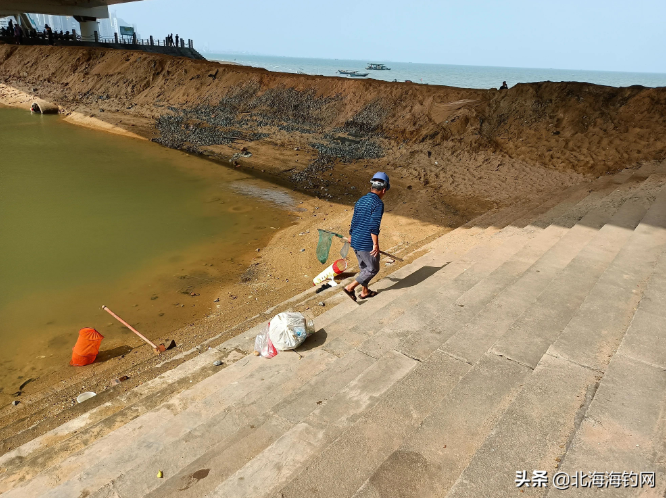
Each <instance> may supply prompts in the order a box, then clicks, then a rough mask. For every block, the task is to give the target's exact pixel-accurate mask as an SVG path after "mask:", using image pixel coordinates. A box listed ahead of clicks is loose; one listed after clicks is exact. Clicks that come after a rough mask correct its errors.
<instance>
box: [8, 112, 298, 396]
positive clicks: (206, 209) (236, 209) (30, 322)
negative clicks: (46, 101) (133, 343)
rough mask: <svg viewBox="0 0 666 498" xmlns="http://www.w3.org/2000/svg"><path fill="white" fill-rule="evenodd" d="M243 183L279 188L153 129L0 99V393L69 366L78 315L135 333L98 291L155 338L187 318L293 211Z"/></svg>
mask: <svg viewBox="0 0 666 498" xmlns="http://www.w3.org/2000/svg"><path fill="white" fill-rule="evenodd" d="M238 185H241V186H247V185H250V186H252V188H259V189H262V188H265V189H270V185H268V184H262V182H261V181H259V180H256V179H252V178H251V177H249V176H247V175H245V174H243V173H239V172H236V171H232V170H230V169H228V168H224V167H221V166H219V165H216V164H214V163H211V162H208V161H206V160H204V159H200V158H197V157H192V156H189V155H186V154H184V153H182V152H179V151H172V150H168V149H165V148H162V147H160V146H158V145H156V144H152V143H150V142H146V141H142V140H137V139H130V138H125V137H119V136H115V135H110V134H107V133H104V132H98V131H94V130H89V129H86V128H82V127H78V126H75V125H71V124H68V123H65V122H63V121H62V120H61V118H59V117H58V116H41V115H34V114H31V113H29V112H26V111H22V110H16V109H7V108H0V341H1V344H2V348H1V349H0V388H2V391H0V392H2V393H3V394H5V395H7V394H9V392H10V391H12V392H13V391H15V390H17V388H18V386H20V385H21V384H22V383H23V382H25V381H26V380H28V379H31V378H36V377H39V376H40V375H44V374H46V373H48V372H49V371H52V370H53V369H56V368H62V367H63V366H65V365H67V363H68V359H69V356H70V355H71V348H72V346H73V345H74V343H75V341H76V338H77V333H78V330H79V329H80V328H82V327H85V326H91V327H95V328H97V329H98V330H100V332H101V333H102V334H103V335H104V336H105V339H104V342H103V345H102V349H108V348H109V347H112V346H113V345H120V344H123V343H126V342H127V341H128V337H127V335H128V332H127V330H126V329H123V328H122V327H121V326H120V325H119V324H116V323H113V320H112V319H111V317H110V316H108V315H106V314H105V313H104V312H103V311H101V310H100V306H101V305H102V304H105V305H108V306H109V307H110V308H111V309H113V310H114V311H116V312H117V313H118V314H120V315H121V316H124V315H126V316H124V318H126V319H127V320H129V321H130V322H131V323H133V324H135V325H137V326H138V327H140V330H141V331H142V332H144V333H145V334H146V335H148V336H151V335H152V336H153V337H155V336H159V335H163V334H164V332H165V331H167V332H168V331H169V330H173V329H175V328H177V327H179V326H182V325H183V324H185V323H186V322H187V321H191V320H192V317H193V316H196V312H195V311H194V310H193V308H192V306H193V304H190V303H189V302H188V303H187V308H184V306H183V305H181V304H179V303H181V302H183V299H185V298H184V297H183V296H184V295H186V294H189V292H190V291H192V292H194V291H197V290H198V289H199V288H200V287H202V286H204V285H209V286H210V285H212V284H214V283H219V282H221V281H224V279H225V278H232V277H233V278H236V279H237V274H235V276H234V275H233V272H234V271H235V272H236V273H237V272H238V271H239V266H240V263H239V261H242V260H243V256H244V255H247V254H248V252H249V251H254V248H256V247H259V244H261V243H263V242H265V241H266V240H268V238H269V237H270V236H272V235H273V234H274V233H275V229H276V228H277V227H279V226H280V225H282V226H285V224H287V223H289V218H288V216H289V215H288V213H287V211H285V210H284V209H281V208H279V207H278V206H277V205H276V204H273V203H271V202H268V201H264V200H260V199H257V198H255V197H250V196H245V195H243V194H241V193H239V191H242V190H243V189H242V188H241V189H239V188H238ZM208 304H209V307H210V305H211V304H212V303H208ZM200 308H201V306H200ZM196 311H198V312H199V316H201V313H202V312H203V311H202V310H196Z"/></svg>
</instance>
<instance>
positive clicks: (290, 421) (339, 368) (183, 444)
mask: <svg viewBox="0 0 666 498" xmlns="http://www.w3.org/2000/svg"><path fill="white" fill-rule="evenodd" d="M266 361H267V360H266ZM376 363H377V361H376V360H374V359H373V358H370V357H368V356H365V355H363V354H361V353H356V354H353V355H349V356H348V357H345V358H344V359H340V360H337V361H334V362H332V363H331V364H329V365H328V366H327V367H326V368H325V369H322V370H321V371H320V372H319V373H316V372H313V375H314V377H313V378H312V379H310V380H309V381H308V382H307V383H305V384H304V385H302V386H301V387H299V388H298V389H296V390H294V391H292V392H291V393H289V394H288V395H286V396H283V395H282V394H283V393H279V392H277V393H276V392H273V391H274V390H272V392H271V393H270V394H268V395H267V398H269V399H270V398H272V399H271V400H270V403H271V408H270V409H269V410H266V411H263V412H255V413H253V412H251V411H249V410H242V411H241V413H239V412H238V410H236V411H234V413H233V414H228V415H227V417H225V419H223V420H219V419H220V417H216V418H213V419H211V420H209V421H207V422H205V423H203V424H201V425H200V426H198V427H197V429H196V430H195V431H192V432H191V433H190V434H188V435H187V436H186V437H183V438H181V439H179V440H176V441H173V442H172V443H170V444H168V445H166V446H165V447H164V448H163V450H162V451H161V452H160V453H159V454H158V455H156V456H155V457H153V458H151V459H148V460H144V461H143V462H137V463H136V464H135V465H134V466H133V467H132V469H131V470H129V471H128V472H125V473H123V474H122V475H121V476H119V477H118V478H117V479H114V480H113V481H111V482H110V483H109V484H108V485H107V486H106V488H107V489H113V490H114V492H115V493H117V495H118V496H122V497H124V496H145V495H147V494H149V493H150V492H154V493H155V495H156V496H164V495H165V493H166V491H167V490H169V489H171V490H172V491H174V492H176V491H177V492H178V494H179V495H181V491H179V490H180V488H181V487H183V481H188V480H189V477H188V476H189V475H190V474H192V473H193V472H196V471H197V470H199V468H198V467H200V465H204V463H205V466H207V468H212V467H215V470H214V471H213V474H212V475H211V476H210V477H211V479H208V480H207V481H206V483H214V482H216V481H217V482H220V480H221V479H222V477H228V475H230V474H229V473H233V472H235V471H236V470H238V468H240V467H241V466H242V465H243V464H245V463H246V462H247V461H248V460H249V459H251V458H252V457H254V456H255V455H256V454H258V453H259V452H260V451H262V450H263V449H265V448H266V447H268V446H269V445H270V444H273V443H274V442H275V441H276V440H277V439H278V438H279V437H280V436H282V434H284V433H285V432H287V431H288V430H289V429H290V428H291V427H293V426H294V425H296V424H297V423H298V422H301V421H302V420H304V419H305V418H306V417H307V416H308V415H309V414H310V413H312V412H313V411H314V410H316V409H317V408H318V407H319V406H320V405H321V404H322V403H323V400H326V398H328V397H333V396H335V394H336V393H337V392H339V391H341V390H342V389H344V388H345V387H347V386H348V385H349V384H350V383H353V382H356V383H359V382H362V380H363V379H368V378H374V377H376V376H377V375H386V374H387V371H388V370H387V368H386V367H387V366H388V365H387V364H386V363H387V362H382V363H380V364H379V365H375V364H376ZM382 367H383V368H382ZM389 367H390V366H389ZM378 372H381V373H378ZM389 376H390V375H389ZM276 394H280V396H276ZM276 401H277V402H276ZM318 402H319V404H318ZM230 415H231V416H232V417H233V418H235V419H239V420H237V421H235V422H234V424H233V427H232V428H231V429H232V430H228V429H227V430H224V431H223V432H221V428H222V427H223V426H225V425H228V422H227V418H230V417H229V416H230ZM241 419H242V420H241ZM250 449H252V451H250ZM238 452H241V453H242V454H243V457H242V458H240V457H239V455H237V453H238ZM211 460H213V461H214V462H218V464H214V463H212V462H211ZM223 461H224V462H226V463H225V464H224V465H222V466H220V465H219V463H221V462H223ZM200 462H201V463H200ZM155 466H157V467H159V469H161V470H163V472H164V474H165V476H166V477H167V480H166V481H161V480H155V479H150V480H146V479H145V478H144V476H145V475H150V473H151V472H152V470H153V469H154V468H155ZM234 466H235V467H234ZM189 467H193V468H194V467H197V468H194V470H193V471H191V472H190V471H188V468H189ZM222 469H225V470H224V471H223V470H222ZM225 472H226V473H225ZM205 487H206V486H205V483H202V486H196V489H193V491H192V493H195V496H196V495H197V494H200V493H201V489H203V488H205ZM181 496H182V495H181Z"/></svg>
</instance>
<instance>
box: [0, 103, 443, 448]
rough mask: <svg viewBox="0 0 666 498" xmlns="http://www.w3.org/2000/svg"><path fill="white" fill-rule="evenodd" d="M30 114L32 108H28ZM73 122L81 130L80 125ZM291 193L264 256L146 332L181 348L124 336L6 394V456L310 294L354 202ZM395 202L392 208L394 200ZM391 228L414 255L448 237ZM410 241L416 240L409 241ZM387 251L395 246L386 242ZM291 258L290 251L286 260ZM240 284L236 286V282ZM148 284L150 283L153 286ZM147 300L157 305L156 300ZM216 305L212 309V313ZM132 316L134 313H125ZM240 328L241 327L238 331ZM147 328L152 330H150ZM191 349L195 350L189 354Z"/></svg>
mask: <svg viewBox="0 0 666 498" xmlns="http://www.w3.org/2000/svg"><path fill="white" fill-rule="evenodd" d="M17 100H18V99H17ZM29 100H31V98H29V99H27V100H26V99H25V98H24V100H23V101H21V100H18V103H17V104H16V105H14V106H13V107H20V108H25V105H24V104H26V103H27V102H28V101H29ZM3 103H5V102H3ZM28 106H29V104H28ZM26 112H29V110H27V109H26ZM68 122H69V123H70V124H74V125H78V124H79V123H77V122H71V121H68ZM99 130H100V131H108V129H107V128H106V127H101V128H99ZM173 153H174V154H178V153H179V152H178V151H173ZM215 167H216V163H215V162H210V168H215ZM252 183H253V181H252V180H250V184H252ZM250 186H251V185H250ZM246 187H247V185H246ZM245 195H261V192H259V193H257V192H248V191H247V189H246V191H245ZM290 196H291V197H292V199H293V205H292V207H291V208H290V207H286V206H285V207H283V209H284V210H285V216H287V217H288V218H290V221H289V223H288V225H287V226H280V227H276V228H277V230H276V232H275V234H274V235H272V236H271V237H270V239H268V240H266V241H265V242H263V243H258V244H255V245H257V248H258V249H260V251H258V252H257V251H256V250H255V248H254V247H253V248H251V249H250V248H248V250H247V251H246V253H245V254H246V256H245V257H243V258H242V260H241V261H242V263H241V265H239V267H238V270H237V271H236V274H235V276H234V277H229V276H225V277H224V278H222V279H215V280H214V281H212V282H209V283H208V284H206V285H201V286H197V287H196V293H197V294H199V295H198V296H197V297H195V298H189V299H190V300H191V301H196V304H197V309H200V311H199V312H197V316H196V317H195V318H193V319H187V320H184V322H185V323H182V326H176V327H172V328H170V329H168V331H166V332H165V333H163V334H158V335H153V334H147V335H148V336H149V337H150V338H151V340H154V341H155V342H166V341H167V340H168V339H174V340H175V341H176V343H177V345H178V347H177V348H176V349H175V350H173V351H171V352H168V353H167V354H165V355H161V356H160V357H154V355H153V353H152V351H150V349H149V348H148V347H146V346H145V345H144V344H143V343H142V342H141V341H140V340H138V339H137V338H135V337H134V336H133V335H131V334H129V333H125V334H123V339H122V340H120V342H121V343H122V344H118V343H119V339H118V338H116V339H112V340H106V341H105V342H103V343H102V347H101V349H100V354H99V359H98V361H97V362H95V363H93V364H92V365H89V366H87V367H81V368H75V367H70V366H68V365H67V364H66V363H63V365H62V366H61V367H59V368H56V370H55V371H53V372H51V373H49V374H46V375H44V376H42V377H38V378H37V379H34V380H32V381H31V382H30V383H29V384H27V385H26V386H25V387H24V389H23V390H22V392H21V395H20V396H18V397H16V396H14V395H13V394H10V393H4V394H2V395H1V396H2V399H3V400H4V403H3V404H4V405H5V408H4V409H0V417H1V420H2V427H1V428H0V434H1V435H2V436H3V439H5V438H7V437H8V436H10V435H11V434H12V433H14V432H17V436H16V437H14V438H12V441H13V443H12V444H11V446H7V447H4V448H2V447H0V452H2V453H4V452H6V451H9V449H10V448H11V447H16V446H15V445H16V444H19V442H25V441H27V440H29V439H31V438H32V437H34V436H35V435H36V434H38V433H42V432H44V431H46V430H48V429H49V428H52V427H53V426H54V425H58V424H60V423H62V422H63V421H65V420H69V419H70V418H71V416H72V415H68V413H70V412H72V409H74V408H75V407H76V405H75V404H73V403H74V402H73V401H72V400H73V399H74V398H75V397H76V395H78V394H80V393H81V392H84V391H87V390H90V391H93V392H97V393H98V394H100V393H109V392H110V390H111V389H112V388H111V382H112V380H113V379H114V378H118V377H120V376H122V375H127V376H129V380H128V381H126V382H124V383H123V384H121V385H120V386H117V387H115V388H113V391H114V395H113V396H114V397H115V396H121V395H122V393H124V392H127V391H129V390H130V389H132V388H133V387H136V386H137V385H140V384H141V383H143V382H146V381H148V380H150V379H152V378H155V377H156V376H157V375H159V374H160V373H163V372H164V371H166V370H168V369H171V368H175V367H176V366H177V365H179V364H180V363H182V362H183V361H186V360H187V359H189V358H191V357H192V356H193V355H196V354H198V352H197V350H196V348H197V347H198V346H199V345H200V344H201V343H203V342H205V341H207V340H210V339H211V338H212V337H215V336H217V335H219V334H220V333H222V337H223V338H224V339H228V338H231V337H233V336H234V335H235V334H238V333H241V332H243V331H244V330H245V329H246V328H249V326H250V324H254V322H256V321H257V320H258V321H267V320H269V319H270V317H271V316H272V315H271V316H269V315H266V314H265V312H266V310H267V309H271V308H273V307H276V306H279V305H280V303H283V302H284V301H285V299H287V298H291V297H293V296H296V295H298V294H300V293H301V292H303V291H304V290H308V289H311V288H312V283H311V279H312V278H313V277H314V276H315V275H316V273H318V272H320V271H321V270H323V268H324V267H325V266H324V265H320V263H319V262H318V261H316V260H315V258H314V247H315V246H316V243H317V235H316V228H317V227H325V228H328V229H335V230H337V231H346V229H345V226H346V224H348V222H349V219H350V217H351V210H350V207H349V206H347V205H344V204H337V203H330V202H327V201H326V202H325V201H323V200H320V199H316V198H312V197H310V196H306V195H304V194H302V193H298V192H293V191H292V192H290ZM388 202H389V204H388V205H389V206H390V201H388ZM318 215H319V216H318ZM322 215H323V216H322ZM320 220H321V221H320ZM384 227H385V230H386V231H387V232H389V231H392V232H397V233H399V234H400V236H399V238H395V239H394V240H393V242H390V243H391V244H392V245H396V246H400V245H401V244H404V243H405V242H407V243H408V245H407V251H408V252H411V251H410V250H409V246H410V245H411V246H414V247H415V248H416V247H418V246H420V245H422V244H423V243H425V241H426V240H429V239H430V238H432V236H434V235H436V234H441V233H442V229H441V227H438V226H436V225H428V224H426V223H423V222H412V221H411V220H409V219H408V218H405V217H400V216H392V215H390V214H388V215H387V216H386V217H385V220H384ZM347 229H348V227H347ZM300 234H303V235H300ZM405 237H409V238H411V239H412V240H405ZM392 239H393V238H392V237H388V238H387V239H385V244H389V242H388V241H389V240H392ZM385 247H387V248H388V247H389V246H388V245H385ZM301 249H306V251H305V252H301ZM338 250H339V248H338V247H336V246H333V247H332V250H331V251H332V252H331V255H332V256H331V257H330V261H329V262H328V263H331V262H332V261H333V260H334V259H335V254H336V252H337V251H338ZM287 253H289V254H288V255H287ZM401 254H403V255H404V254H405V253H404V252H403V253H401ZM285 257H287V258H289V259H291V261H290V262H288V263H287V264H285V263H284V262H283V261H282V260H284V258H285ZM350 264H352V265H353V264H355V262H354V261H353V258H350ZM401 266H402V265H400V264H396V265H394V266H393V267H392V268H389V267H386V266H384V267H383V268H382V271H381V273H380V276H379V277H380V278H381V277H382V276H385V272H386V270H391V271H392V270H394V269H397V268H399V267H401ZM246 275H247V276H248V277H249V280H248V281H245V282H242V281H239V277H245V276H246ZM234 279H235V281H233V280H234ZM230 280H231V281H230ZM148 282H149V281H147V283H146V285H149V284H148ZM151 292H153V291H151ZM151 292H148V290H146V291H145V292H144V294H146V296H148V295H149V294H150V293H151ZM217 298H219V299H220V301H219V302H215V299H217ZM244 298H249V299H244ZM186 299H188V298H186ZM311 300H314V301H316V302H318V296H316V295H313V297H312V298H311ZM188 302H189V301H188ZM148 303H149V304H152V302H150V301H148ZM107 304H108V303H107ZM200 305H203V307H200ZM209 307H210V309H206V308H209ZM116 311H118V312H119V313H120V310H118V309H116ZM312 311H313V312H314V313H317V312H319V311H325V308H323V307H318V306H316V304H313V308H312ZM126 313H129V314H128V315H126ZM133 313H134V312H133V311H132V309H130V310H129V311H127V312H123V313H121V316H124V317H125V318H126V319H128V320H129V321H130V323H136V320H137V315H136V314H133ZM275 313H277V310H276V311H275ZM257 317H258V318H257ZM253 318H254V320H253ZM248 320H249V321H248ZM105 321H106V320H105ZM243 323H247V327H242V326H241V325H242V324H243ZM107 325H108V324H107ZM239 326H241V327H240V328H238V327H239ZM96 328H98V330H100V332H102V335H106V334H107V332H106V330H105V326H104V325H102V326H96ZM141 330H142V331H144V332H145V330H143V329H141ZM75 332H76V331H73V332H72V341H74V340H75ZM221 340H222V339H220V342H221ZM193 350H194V352H193ZM187 351H190V352H189V353H185V354H183V353H184V352H187ZM172 358H177V359H172ZM12 400H18V401H20V404H19V406H18V407H12V406H11V405H9V403H10V402H11V401H12ZM7 405H9V406H7ZM44 407H46V408H44ZM74 412H76V410H74ZM31 427H34V428H37V427H38V428H39V430H36V429H30V428H31ZM26 431H27V432H26ZM23 438H25V439H23Z"/></svg>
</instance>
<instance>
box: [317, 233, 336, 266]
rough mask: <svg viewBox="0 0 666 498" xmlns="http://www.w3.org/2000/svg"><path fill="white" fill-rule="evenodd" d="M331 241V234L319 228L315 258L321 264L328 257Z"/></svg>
mask: <svg viewBox="0 0 666 498" xmlns="http://www.w3.org/2000/svg"><path fill="white" fill-rule="evenodd" d="M332 243H333V234H332V233H331V232H327V231H326V230H322V229H319V242H318V243H317V259H318V260H319V262H320V263H321V264H322V265H323V264H324V263H326V260H327V259H328V253H329V251H330V250H331V244H332Z"/></svg>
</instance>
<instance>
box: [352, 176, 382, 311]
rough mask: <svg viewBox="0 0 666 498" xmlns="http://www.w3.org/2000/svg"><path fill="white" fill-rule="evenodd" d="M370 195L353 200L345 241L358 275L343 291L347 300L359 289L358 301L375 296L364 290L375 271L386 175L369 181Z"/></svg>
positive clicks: (377, 259)
mask: <svg viewBox="0 0 666 498" xmlns="http://www.w3.org/2000/svg"><path fill="white" fill-rule="evenodd" d="M370 185H371V187H370V192H369V193H367V194H365V195H364V196H363V197H361V198H360V199H359V200H358V201H356V205H354V216H353V217H352V221H351V227H350V229H349V235H351V238H348V239H347V241H348V242H350V243H351V246H352V249H354V252H355V253H356V258H357V259H358V266H359V268H360V270H361V271H360V272H359V274H358V275H356V279H355V280H354V281H353V282H352V283H351V284H349V285H348V286H347V287H345V288H344V289H343V290H344V292H345V294H347V295H348V296H349V297H350V298H351V299H353V300H354V301H356V294H355V292H354V289H356V287H357V286H358V285H360V286H361V287H362V290H361V294H360V295H359V297H360V298H361V299H368V298H370V297H375V296H376V295H377V292H375V291H371V290H370V289H368V284H369V283H370V280H372V277H374V276H375V275H377V273H378V272H379V227H380V225H381V224H382V215H383V214H384V203H383V202H382V198H383V197H384V195H386V192H388V190H389V189H390V188H391V184H390V183H389V177H388V175H387V174H386V173H382V172H378V173H375V175H374V176H373V177H372V180H370Z"/></svg>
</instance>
